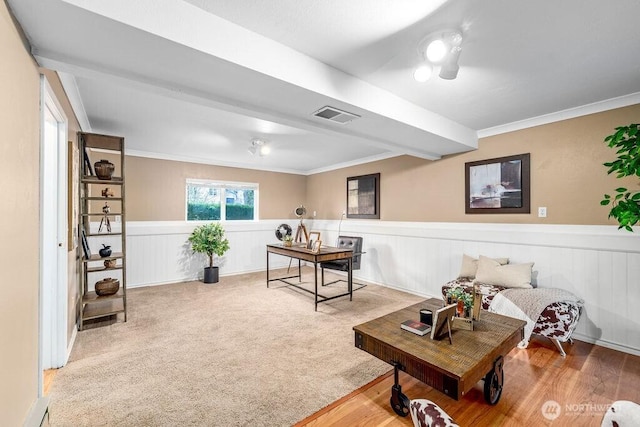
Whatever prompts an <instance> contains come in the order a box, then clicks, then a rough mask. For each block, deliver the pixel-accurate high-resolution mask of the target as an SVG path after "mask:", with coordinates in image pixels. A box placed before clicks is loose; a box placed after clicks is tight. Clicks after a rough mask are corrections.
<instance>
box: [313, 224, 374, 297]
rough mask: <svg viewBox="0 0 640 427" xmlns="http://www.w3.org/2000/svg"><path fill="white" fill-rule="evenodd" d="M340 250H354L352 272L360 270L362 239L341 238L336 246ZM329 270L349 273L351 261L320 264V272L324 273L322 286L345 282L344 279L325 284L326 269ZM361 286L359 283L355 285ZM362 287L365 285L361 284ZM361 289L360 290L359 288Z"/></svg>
mask: <svg viewBox="0 0 640 427" xmlns="http://www.w3.org/2000/svg"><path fill="white" fill-rule="evenodd" d="M336 246H337V247H339V248H349V249H352V250H353V262H352V264H351V269H352V270H360V258H362V254H363V253H364V252H362V237H351V236H339V237H338V244H337V245H336ZM325 268H328V269H329V270H338V271H345V272H347V271H349V260H346V259H339V260H335V261H329V262H322V263H320V270H321V272H322V282H321V283H322V286H327V285H331V284H332V283H336V282H340V281H344V279H338V280H334V281H333V282H329V283H324V269H325ZM354 284H359V283H354ZM359 285H360V287H364V286H365V285H363V284H359ZM358 289H360V288H358Z"/></svg>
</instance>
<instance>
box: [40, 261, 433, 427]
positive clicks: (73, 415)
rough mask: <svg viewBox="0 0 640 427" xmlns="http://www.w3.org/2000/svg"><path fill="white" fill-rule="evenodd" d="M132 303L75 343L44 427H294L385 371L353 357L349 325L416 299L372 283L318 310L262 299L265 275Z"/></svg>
mask: <svg viewBox="0 0 640 427" xmlns="http://www.w3.org/2000/svg"><path fill="white" fill-rule="evenodd" d="M310 272H311V270H310V269H307V270H306V271H305V273H306V274H305V275H304V276H303V280H304V281H305V282H307V284H309V283H310V281H311V280H312V275H311V273H310ZM334 286H342V289H339V290H340V291H343V290H344V285H332V286H331V288H333V287H334ZM326 292H327V293H329V292H331V291H329V290H326ZM128 297H129V299H128V304H129V317H128V322H127V323H124V322H122V321H121V320H120V321H119V322H118V323H115V324H112V325H108V326H104V327H100V328H96V329H90V330H85V331H82V332H79V333H78V336H77V339H76V343H75V346H74V349H73V351H72V354H71V359H70V362H69V363H68V364H67V366H66V367H64V368H62V369H60V370H59V372H58V374H57V375H56V377H55V381H54V383H53V387H52V391H51V406H50V413H51V414H50V415H51V425H52V426H165V425H166V426H184V425H197V426H247V425H251V426H286V425H291V424H293V423H295V422H297V421H300V420H302V419H303V418H305V417H307V416H308V415H311V414H313V413H314V412H316V411H318V410H320V409H321V408H323V407H325V406H326V405H328V404H330V403H331V402H333V401H335V400H337V399H339V398H340V397H342V396H344V395H346V394H348V393H350V392H351V391H353V390H355V389H357V388H359V387H360V386H362V385H364V384H366V383H367V382H369V381H371V380H373V379H374V378H376V377H378V376H379V375H381V374H383V373H385V372H387V371H388V370H389V369H390V366H389V365H388V364H386V363H383V362H381V361H379V360H377V359H375V358H373V357H372V356H370V355H368V354H366V353H365V352H363V351H361V350H358V349H356V348H355V347H354V345H353V331H352V327H353V326H354V325H356V324H359V323H362V322H365V321H367V320H370V319H373V318H376V317H378V316H381V315H383V314H386V313H388V312H391V311H394V310H397V309H399V308H402V307H405V306H407V305H410V304H413V303H415V302H417V301H419V300H421V298H419V297H416V296H414V295H410V294H406V293H403V292H399V291H395V290H391V289H388V288H384V287H380V286H375V285H368V286H366V287H364V288H362V289H360V290H358V291H356V292H355V293H354V297H353V301H351V302H350V301H349V298H348V297H345V298H339V299H336V300H333V301H331V302H328V303H323V304H320V305H319V306H318V311H317V312H314V310H313V296H312V295H311V294H306V293H303V292H301V291H298V290H294V289H293V288H290V287H286V286H285V285H283V284H282V283H280V282H272V284H271V287H270V288H269V289H267V287H266V285H265V274H264V273H255V274H246V275H239V276H233V277H223V278H221V281H220V282H219V283H217V284H212V285H205V284H203V283H200V282H189V283H178V284H172V285H165V286H156V287H148V288H138V289H131V290H129V293H128Z"/></svg>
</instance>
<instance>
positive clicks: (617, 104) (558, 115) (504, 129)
mask: <svg viewBox="0 0 640 427" xmlns="http://www.w3.org/2000/svg"><path fill="white" fill-rule="evenodd" d="M635 104H640V92H636V93H631V94H629V95H624V96H619V97H617V98H611V99H606V100H604V101H598V102H594V103H592V104H586V105H582V106H580V107H574V108H568V109H566V110H562V111H556V112H555V113H549V114H544V115H542V116H538V117H532V118H530V119H525V120H519V121H517V122H512V123H507V124H504V125H499V126H494V127H490V128H486V129H481V130H479V131H478V138H486V137H489V136H494V135H500V134H503V133H508V132H515V131H517V130H522V129H527V128H532V127H535V126H541V125H546V124H549V123H555V122H560V121H562V120H568V119H574V118H576V117H581V116H586V115H589V114H595V113H601V112H603V111H609V110H615V109H616V108H622V107H628V106H629V105H635Z"/></svg>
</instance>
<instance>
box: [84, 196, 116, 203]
mask: <svg viewBox="0 0 640 427" xmlns="http://www.w3.org/2000/svg"><path fill="white" fill-rule="evenodd" d="M84 200H107V201H112V200H115V201H120V202H121V201H122V197H102V196H92V197H84Z"/></svg>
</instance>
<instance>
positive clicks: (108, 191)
mask: <svg viewBox="0 0 640 427" xmlns="http://www.w3.org/2000/svg"><path fill="white" fill-rule="evenodd" d="M113 195H114V193H113V190H112V189H110V188H109V187H105V188H103V189H102V197H105V198H106V197H113Z"/></svg>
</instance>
